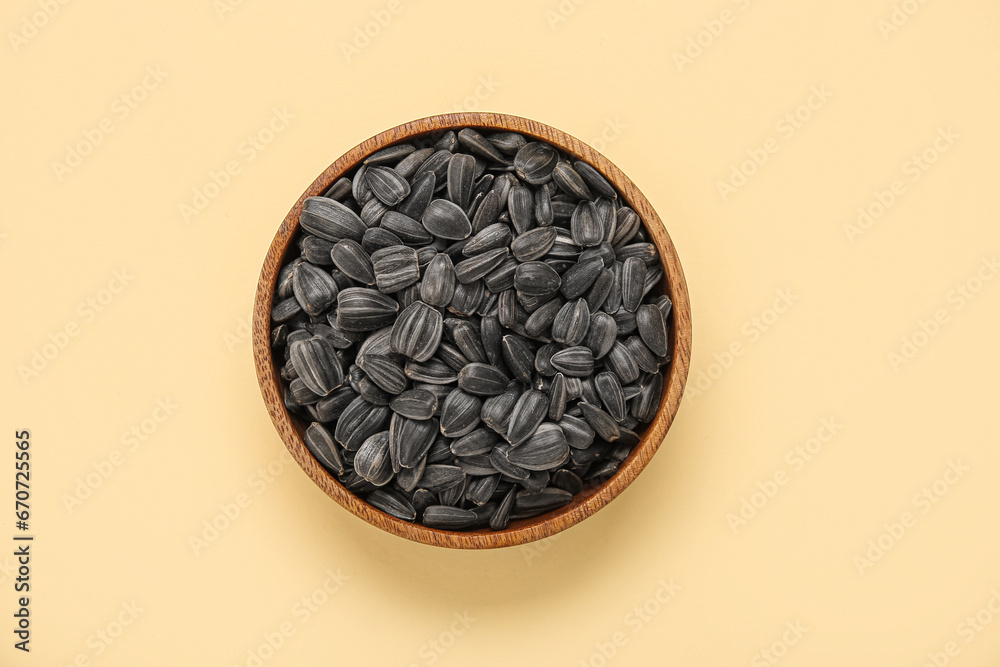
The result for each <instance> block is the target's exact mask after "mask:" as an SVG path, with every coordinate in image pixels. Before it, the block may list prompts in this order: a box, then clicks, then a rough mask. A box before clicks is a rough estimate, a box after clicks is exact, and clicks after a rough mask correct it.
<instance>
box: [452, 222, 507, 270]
mask: <svg viewBox="0 0 1000 667" xmlns="http://www.w3.org/2000/svg"><path fill="white" fill-rule="evenodd" d="M512 238H513V234H512V233H511V231H510V227H509V226H508V225H505V224H503V223H502V222H497V223H494V224H492V225H489V226H488V227H485V228H483V229H482V230H480V231H478V232H476V235H475V236H473V237H472V238H470V239H469V242H468V243H466V244H465V246H464V247H463V248H462V254H463V255H465V256H466V257H475V256H476V255H479V254H481V253H484V252H486V251H488V250H495V249H497V248H504V249H506V248H507V247H508V246H509V245H510V243H511V239H512ZM505 258H506V257H505ZM491 270H492V269H491ZM480 277H482V276H480Z"/></svg>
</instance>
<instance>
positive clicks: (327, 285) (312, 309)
mask: <svg viewBox="0 0 1000 667" xmlns="http://www.w3.org/2000/svg"><path fill="white" fill-rule="evenodd" d="M292 291H293V293H294V294H295V300H296V301H298V302H299V305H300V306H302V310H304V311H306V313H307V314H309V315H312V316H313V317H319V316H320V315H322V314H323V312H324V311H326V309H327V308H329V307H330V305H331V304H332V303H333V302H334V300H335V299H336V298H337V292H338V291H339V290H338V288H337V283H335V282H334V281H333V278H332V277H330V274H329V273H327V272H326V271H324V270H323V269H321V268H319V267H318V266H316V265H315V264H310V263H309V262H302V263H301V264H299V265H298V266H297V267H295V272H294V273H293V274H292Z"/></svg>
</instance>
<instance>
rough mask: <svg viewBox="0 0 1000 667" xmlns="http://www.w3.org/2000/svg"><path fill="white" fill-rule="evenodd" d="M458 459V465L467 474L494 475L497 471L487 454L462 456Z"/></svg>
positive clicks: (477, 475)
mask: <svg viewBox="0 0 1000 667" xmlns="http://www.w3.org/2000/svg"><path fill="white" fill-rule="evenodd" d="M449 451H450V450H449ZM457 461H458V467H459V468H461V469H462V470H463V472H465V474H466V475H473V476H475V477H482V476H484V475H492V474H494V473H496V469H495V468H494V467H493V464H492V463H491V462H490V457H489V455H487V454H473V455H472V456H461V457H459V458H458V459H457Z"/></svg>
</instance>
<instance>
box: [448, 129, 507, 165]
mask: <svg viewBox="0 0 1000 667" xmlns="http://www.w3.org/2000/svg"><path fill="white" fill-rule="evenodd" d="M458 142H459V143H460V144H462V145H463V146H465V147H466V148H468V149H469V151H471V152H472V153H474V154H475V155H478V156H479V157H482V158H486V159H487V160H491V161H493V162H499V163H500V164H507V160H506V158H504V156H503V155H502V154H501V153H500V151H498V150H497V148H496V146H494V145H493V144H491V143H490V142H489V141H487V140H486V137H484V136H483V135H481V134H479V133H478V132H476V131H475V130H473V129H471V128H468V127H466V128H463V129H461V130H459V132H458Z"/></svg>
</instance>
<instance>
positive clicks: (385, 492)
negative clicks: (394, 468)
mask: <svg viewBox="0 0 1000 667" xmlns="http://www.w3.org/2000/svg"><path fill="white" fill-rule="evenodd" d="M365 500H366V501H367V502H368V504H369V505H371V506H372V507H374V508H375V509H379V510H382V511H383V512H385V513H386V514H390V515H392V516H394V517H396V518H397V519H402V520H403V521H415V520H416V518H417V510H416V509H414V508H413V505H411V504H410V502H409V501H408V500H407V499H406V498H405V497H404V496H403V494H401V493H399V492H398V491H394V490H393V489H375V490H374V491H372V492H371V493H369V494H368V495H367V496H366V497H365Z"/></svg>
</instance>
